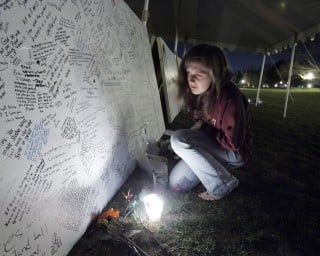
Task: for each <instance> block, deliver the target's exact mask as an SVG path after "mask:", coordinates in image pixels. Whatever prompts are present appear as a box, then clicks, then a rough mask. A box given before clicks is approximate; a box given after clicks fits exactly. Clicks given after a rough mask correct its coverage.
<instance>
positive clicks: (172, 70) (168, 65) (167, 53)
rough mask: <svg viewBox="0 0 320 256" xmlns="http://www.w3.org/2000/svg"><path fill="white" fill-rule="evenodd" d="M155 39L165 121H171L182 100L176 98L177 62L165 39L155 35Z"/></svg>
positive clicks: (180, 106) (177, 112)
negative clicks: (165, 115)
mask: <svg viewBox="0 0 320 256" xmlns="http://www.w3.org/2000/svg"><path fill="white" fill-rule="evenodd" d="M156 41H157V45H158V52H159V58H160V68H161V76H162V83H163V84H162V85H163V88H164V100H165V105H166V113H167V121H168V122H169V123H171V122H173V120H174V118H175V117H176V116H177V115H178V114H179V112H180V111H181V108H182V102H181V100H179V99H178V98H177V94H178V89H177V85H176V79H177V74H178V69H177V62H176V57H175V55H174V53H173V52H172V51H171V50H170V48H169V47H168V46H167V44H166V43H165V41H163V39H162V38H160V37H157V40H156Z"/></svg>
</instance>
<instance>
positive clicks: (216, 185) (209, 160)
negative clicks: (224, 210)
mask: <svg viewBox="0 0 320 256" xmlns="http://www.w3.org/2000/svg"><path fill="white" fill-rule="evenodd" d="M170 142H171V147H172V149H173V150H174V152H175V153H176V154H177V155H178V156H179V157H180V158H181V160H180V161H179V162H178V163H177V164H176V165H175V166H174V168H173V169H172V170H171V173H170V176H169V185H170V187H171V188H172V189H174V190H179V191H189V190H191V189H192V188H194V187H195V186H196V185H197V184H199V182H201V183H202V184H203V186H204V187H205V188H206V190H207V192H208V193H209V194H211V195H214V196H216V197H221V198H222V197H224V196H226V195H227V194H229V193H230V192H231V191H232V190H233V189H234V188H236V187H237V186H238V184H239V181H238V179H237V178H236V177H234V176H233V175H232V174H231V173H230V172H229V171H228V170H227V168H228V169H235V168H238V167H241V166H242V165H243V161H242V157H241V155H240V153H239V152H237V151H232V150H226V149H223V148H221V147H220V146H219V145H218V144H217V143H216V142H215V141H214V140H212V139H210V138H209V137H208V136H207V135H206V134H205V133H204V132H202V131H199V130H190V129H182V130H177V131H175V132H174V133H173V134H172V135H171V140H170Z"/></svg>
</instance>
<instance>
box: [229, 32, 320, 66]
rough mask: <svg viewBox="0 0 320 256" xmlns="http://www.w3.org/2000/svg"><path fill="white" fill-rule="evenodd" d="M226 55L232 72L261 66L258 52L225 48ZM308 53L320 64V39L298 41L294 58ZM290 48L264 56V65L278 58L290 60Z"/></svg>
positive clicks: (304, 56)
mask: <svg viewBox="0 0 320 256" xmlns="http://www.w3.org/2000/svg"><path fill="white" fill-rule="evenodd" d="M225 54H226V57H227V58H228V61H229V65H230V67H231V69H232V71H233V72H237V71H239V70H243V69H254V70H257V69H259V70H260V68H261V65H262V59H263V55H262V54H258V53H250V52H240V51H232V52H231V51H228V50H227V49H225ZM310 55H311V56H312V58H313V60H314V61H315V62H316V63H317V64H318V66H320V40H319V38H317V40H315V41H313V42H306V43H301V42H300V43H298V45H297V47H296V51H295V59H298V58H308V59H310V58H311V57H310ZM290 58H291V49H287V50H286V51H282V52H280V53H278V54H271V55H270V56H267V57H266V65H268V64H269V65H273V64H274V63H277V61H279V60H280V59H285V60H290Z"/></svg>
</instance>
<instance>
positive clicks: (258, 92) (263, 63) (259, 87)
mask: <svg viewBox="0 0 320 256" xmlns="http://www.w3.org/2000/svg"><path fill="white" fill-rule="evenodd" d="M265 63H266V54H265V53H264V54H263V58H262V65H261V72H260V79H259V85H258V91H257V96H256V106H258V103H259V96H260V89H261V83H262V77H263V70H264V65H265Z"/></svg>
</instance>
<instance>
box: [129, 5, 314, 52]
mask: <svg viewBox="0 0 320 256" xmlns="http://www.w3.org/2000/svg"><path fill="white" fill-rule="evenodd" d="M126 2H127V4H128V5H129V6H130V8H131V9H132V10H133V11H134V12H135V13H136V15H137V16H138V17H141V13H142V10H143V6H144V0H126ZM319 13H320V1H319V0H303V1H302V0H287V1H285V0H161V1H159V0H150V1H149V14H150V16H149V19H148V24H147V26H148V31H149V33H150V34H155V35H156V36H160V37H162V38H163V39H164V40H166V41H168V40H171V41H174V40H175V37H176V33H177V34H178V37H179V41H180V42H184V43H201V42H207V43H213V44H218V45H220V46H221V47H223V48H228V49H230V50H233V49H238V50H246V51H252V52H266V51H268V52H269V51H270V52H273V51H275V50H278V51H279V50H282V49H283V48H286V47H288V46H289V47H291V46H292V44H293V42H295V41H305V40H307V39H308V38H310V39H312V38H314V36H315V35H316V34H317V33H319V32H320V15H319Z"/></svg>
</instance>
